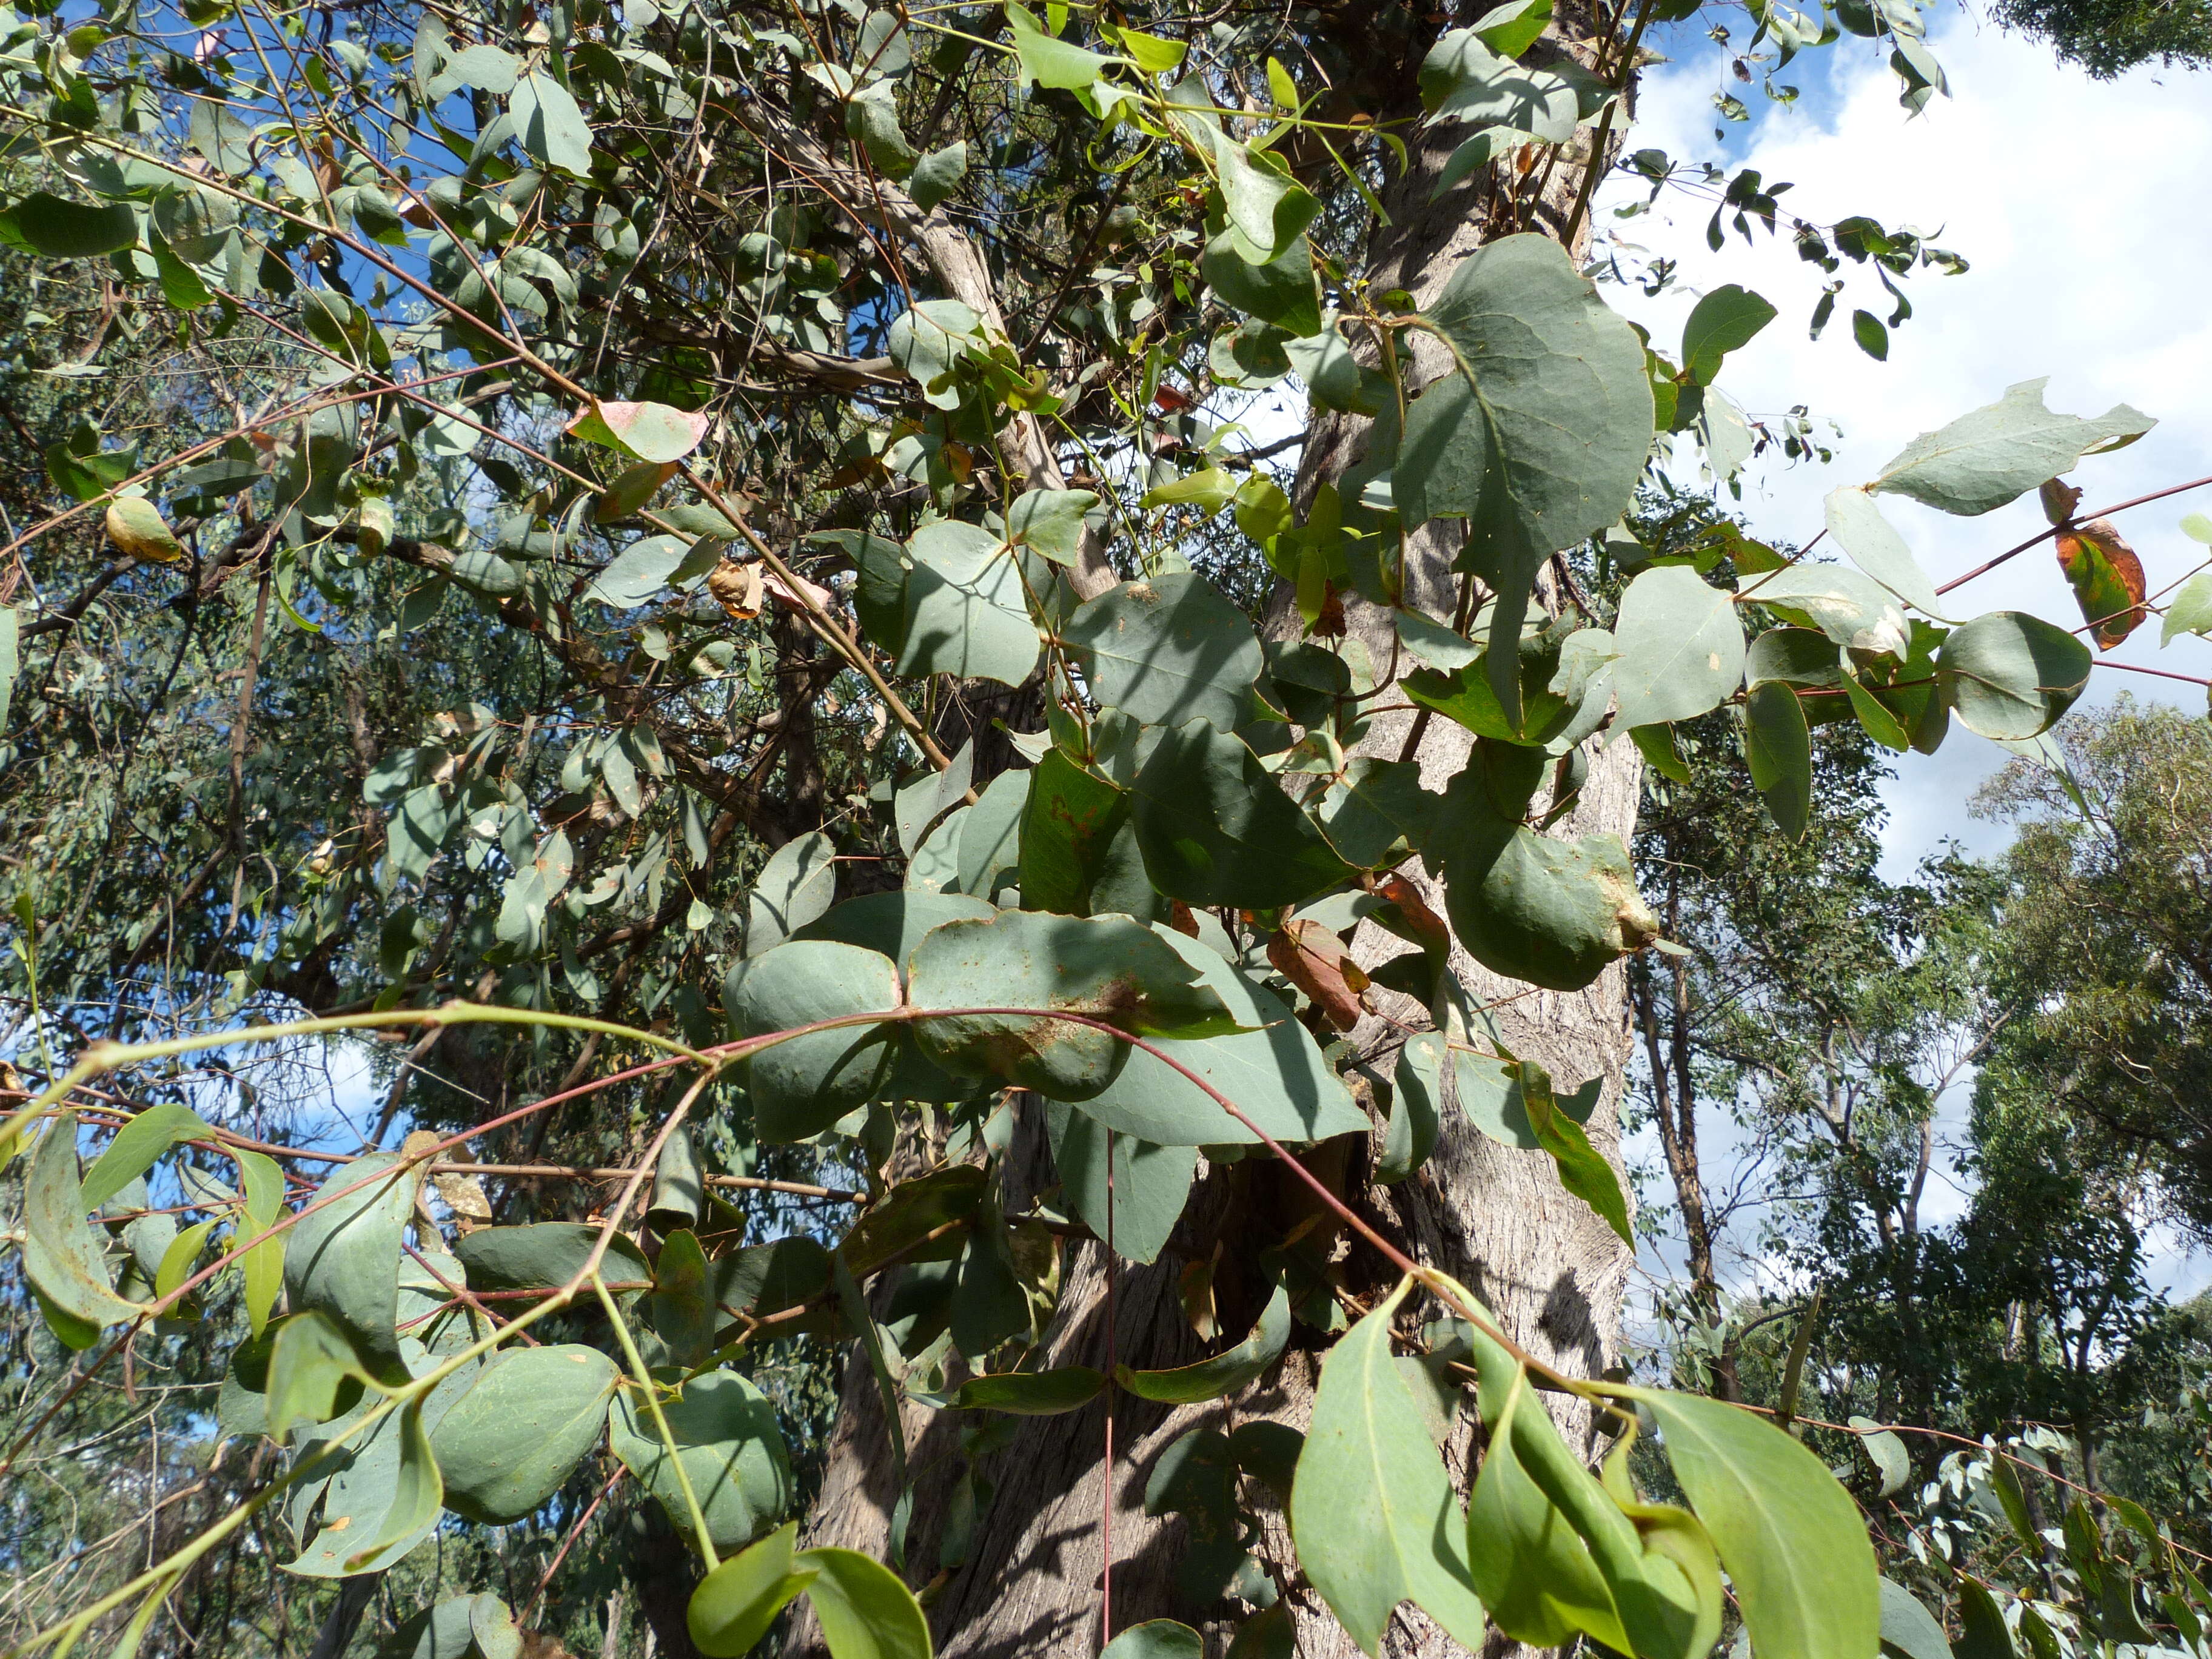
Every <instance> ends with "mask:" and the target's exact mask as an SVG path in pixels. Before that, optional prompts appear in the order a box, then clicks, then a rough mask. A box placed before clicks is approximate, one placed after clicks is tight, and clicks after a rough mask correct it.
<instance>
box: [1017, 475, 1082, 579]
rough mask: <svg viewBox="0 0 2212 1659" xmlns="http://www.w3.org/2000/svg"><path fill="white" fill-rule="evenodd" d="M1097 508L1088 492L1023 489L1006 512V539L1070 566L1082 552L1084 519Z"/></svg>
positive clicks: (1053, 560) (1055, 562)
mask: <svg viewBox="0 0 2212 1659" xmlns="http://www.w3.org/2000/svg"><path fill="white" fill-rule="evenodd" d="M1097 505H1098V493H1097V491H1096V490H1092V489H1025V490H1024V491H1023V492H1022V493H1021V494H1020V495H1017V496H1015V497H1014V502H1013V505H1012V506H1011V507H1008V508H1007V509H1006V535H1007V538H1008V539H1010V540H1012V541H1017V542H1019V543H1021V544H1023V545H1024V546H1025V547H1031V548H1035V549H1036V550H1037V551H1038V552H1039V553H1041V554H1042V555H1043V556H1045V557H1046V558H1048V559H1050V560H1051V561H1052V562H1054V564H1066V565H1072V564H1073V563H1074V562H1076V560H1077V559H1078V558H1079V556H1081V554H1082V551H1083V520H1084V517H1085V514H1086V513H1089V512H1090V511H1091V508H1092V507H1096V506H1097Z"/></svg>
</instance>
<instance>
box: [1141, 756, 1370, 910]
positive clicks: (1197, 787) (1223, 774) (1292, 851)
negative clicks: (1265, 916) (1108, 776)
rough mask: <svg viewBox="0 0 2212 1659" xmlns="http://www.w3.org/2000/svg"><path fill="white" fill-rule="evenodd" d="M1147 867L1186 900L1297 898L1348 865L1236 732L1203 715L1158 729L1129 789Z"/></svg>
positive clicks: (1347, 875) (1336, 882) (1263, 902)
mask: <svg viewBox="0 0 2212 1659" xmlns="http://www.w3.org/2000/svg"><path fill="white" fill-rule="evenodd" d="M1131 796H1132V799H1131V803H1130V807H1131V815H1132V817H1133V822H1134V823H1135V826H1136V833H1137V844H1138V846H1139V848H1142V849H1143V852H1144V858H1145V874H1146V876H1147V877H1148V878H1150V880H1151V882H1152V885H1153V886H1154V887H1155V888H1157V889H1158V890H1159V891H1161V892H1163V893H1164V894H1166V895H1167V896H1169V897H1170V898H1179V899H1181V900H1182V901H1183V902H1185V903H1187V904H1194V905H1204V906H1207V907H1212V906H1217V905H1225V906H1231V907H1234V908H1239V909H1251V910H1258V909H1266V908H1272V907H1273V906H1277V905H1284V904H1297V903H1298V902H1302V901H1304V900H1305V899H1310V898H1311V897H1313V896H1315V895H1316V894H1317V893H1323V892H1327V891H1328V890H1329V889H1331V888H1333V887H1337V886H1340V885H1342V884H1345V883H1346V882H1347V881H1349V880H1351V879H1352V875H1353V872H1352V869H1351V867H1350V866H1348V865H1346V863H1345V862H1344V860H1341V859H1340V858H1339V857H1338V856H1337V855H1336V853H1335V851H1334V849H1333V848H1331V847H1330V846H1329V844H1328V840H1327V839H1326V838H1325V837H1324V836H1322V832H1321V830H1320V829H1318V828H1316V826H1315V824H1314V823H1313V821H1312V820H1311V819H1310V818H1309V817H1307V816H1306V815H1305V814H1304V812H1303V811H1299V810H1298V806H1297V803H1296V802H1294V801H1293V800H1291V798H1290V797H1289V796H1288V795H1286V794H1285V793H1283V790H1282V787H1281V785H1280V783H1279V781H1277V780H1276V778H1275V777H1274V775H1273V774H1272V773H1270V772H1269V771H1268V770H1267V768H1266V767H1264V766H1262V765H1261V763H1260V761H1259V758H1258V757H1256V756H1255V755H1254V754H1253V752H1252V750H1250V749H1249V747H1247V746H1246V744H1244V742H1243V739H1242V738H1236V737H1232V736H1231V735H1230V734H1229V733H1228V732H1225V731H1223V730H1221V729H1220V728H1219V727H1218V726H1216V725H1214V724H1212V723H1211V722H1209V721H1208V720H1205V719H1198V720H1192V721H1190V723H1189V724H1188V725H1187V726H1181V727H1179V728H1176V729H1175V730H1171V731H1167V732H1162V733H1160V736H1159V740H1158V743H1157V744H1155V745H1154V747H1153V749H1152V755H1151V757H1150V758H1148V759H1147V760H1146V762H1145V764H1144V767H1143V769H1142V770H1141V771H1139V773H1138V775H1137V779H1136V782H1135V785H1134V787H1133V789H1132V791H1131Z"/></svg>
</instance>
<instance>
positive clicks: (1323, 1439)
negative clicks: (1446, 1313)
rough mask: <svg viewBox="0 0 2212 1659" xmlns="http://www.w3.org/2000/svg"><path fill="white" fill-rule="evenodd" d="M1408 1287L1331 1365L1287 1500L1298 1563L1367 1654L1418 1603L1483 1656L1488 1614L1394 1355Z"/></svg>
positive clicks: (1356, 1330) (1336, 1352) (1349, 1338)
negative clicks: (1408, 1605)
mask: <svg viewBox="0 0 2212 1659" xmlns="http://www.w3.org/2000/svg"><path fill="white" fill-rule="evenodd" d="M1406 1288H1407V1287H1406V1286H1405V1285H1400V1286H1399V1288H1398V1289H1397V1290H1396V1291H1393V1292H1392V1293H1391V1294H1390V1295H1389V1297H1386V1298H1384V1299H1383V1302H1382V1303H1381V1304H1378V1305H1377V1306H1376V1309H1375V1310H1374V1311H1373V1312H1372V1313H1370V1314H1369V1315H1368V1316H1366V1317H1365V1318H1364V1319H1362V1320H1361V1321H1360V1322H1358V1324H1356V1325H1354V1326H1353V1327H1352V1329H1351V1330H1350V1331H1348V1332H1346V1334H1345V1335H1344V1336H1343V1337H1342V1338H1340V1340H1338V1342H1337V1344H1336V1346H1334V1348H1332V1349H1331V1350H1330V1351H1329V1354H1328V1359H1327V1360H1326V1361H1324V1362H1323V1364H1322V1374H1321V1388H1320V1389H1319V1391H1318V1392H1317V1393H1316V1395H1315V1397H1314V1407H1313V1423H1312V1426H1311V1427H1310V1428H1309V1429H1308V1430H1307V1431H1306V1443H1305V1449H1304V1451H1303V1452H1302V1453H1301V1454H1300V1455H1299V1458H1298V1472H1297V1484H1296V1485H1295V1486H1293V1487H1292V1489H1291V1535H1292V1537H1293V1539H1294V1540H1295V1541H1296V1542H1297V1552H1298V1563H1299V1565H1301V1566H1303V1567H1304V1569H1305V1571H1306V1577H1308V1578H1309V1579H1310V1580H1311V1582H1312V1583H1313V1587H1314V1589H1316V1590H1317V1591H1319V1592H1320V1594H1321V1596H1322V1600H1323V1601H1327V1602H1328V1607H1329V1610H1330V1611H1331V1612H1332V1613H1335V1614H1336V1616H1337V1619H1338V1620H1340V1622H1341V1623H1342V1624H1343V1626H1344V1628H1345V1629H1346V1632H1349V1633H1350V1634H1351V1637H1352V1640H1353V1641H1354V1642H1356V1643H1357V1644H1358V1645H1359V1646H1360V1647H1361V1648H1362V1649H1363V1650H1365V1651H1366V1652H1368V1653H1370V1654H1379V1653H1380V1652H1381V1651H1382V1641H1383V1631H1384V1629H1385V1628H1386V1627H1387V1626H1389V1622H1390V1615H1391V1614H1392V1613H1393V1612H1394V1611H1395V1609H1396V1607H1397V1606H1398V1603H1399V1602H1401V1601H1406V1600H1407V1599H1409V1598H1410V1599H1411V1600H1413V1601H1415V1602H1418V1603H1419V1606H1420V1607H1421V1609H1422V1611H1424V1612H1425V1613H1427V1614H1428V1615H1429V1616H1430V1617H1431V1618H1432V1619H1434V1620H1436V1621H1437V1624H1439V1625H1441V1626H1443V1629H1444V1632H1445V1633H1446V1634H1447V1635H1449V1637H1451V1638H1452V1639H1453V1640H1454V1641H1455V1642H1457V1643H1459V1644H1460V1645H1461V1646H1462V1647H1465V1648H1468V1649H1470V1650H1480V1648H1481V1646H1482V1643H1483V1638H1484V1622H1485V1621H1484V1617H1483V1609H1482V1602H1481V1601H1480V1598H1479V1597H1478V1596H1477V1595H1476V1594H1475V1589H1474V1580H1473V1578H1472V1577H1470V1574H1469V1567H1468V1558H1467V1553H1466V1551H1467V1530H1466V1528H1465V1526H1464V1524H1463V1523H1462V1520H1461V1516H1460V1510H1459V1504H1458V1502H1457V1499H1456V1498H1455V1495H1454V1493H1453V1492H1452V1487H1451V1481H1450V1479H1449V1477H1448V1476H1447V1475H1446V1474H1445V1473H1444V1466H1443V1457H1442V1455H1440V1454H1439V1453H1438V1452H1437V1446H1436V1443H1435V1442H1434V1441H1432V1440H1431V1439H1430V1438H1429V1432H1428V1430H1427V1429H1426V1427H1425V1426H1424V1425H1423V1422H1422V1419H1421V1413H1420V1407H1419V1405H1418V1404H1417V1403H1416V1401H1415V1400H1414V1398H1413V1392H1412V1390H1411V1389H1408V1388H1407V1384H1406V1381H1405V1378H1404V1376H1403V1375H1402V1374H1401V1372H1400V1371H1399V1370H1398V1367H1397V1365H1396V1364H1395V1361H1394V1360H1393V1358H1392V1356H1391V1352H1390V1324H1391V1321H1392V1319H1393V1318H1394V1317H1395V1315H1396V1313H1397V1310H1398V1304H1400V1303H1401V1302H1402V1301H1403V1300H1404V1299H1405V1295H1406Z"/></svg>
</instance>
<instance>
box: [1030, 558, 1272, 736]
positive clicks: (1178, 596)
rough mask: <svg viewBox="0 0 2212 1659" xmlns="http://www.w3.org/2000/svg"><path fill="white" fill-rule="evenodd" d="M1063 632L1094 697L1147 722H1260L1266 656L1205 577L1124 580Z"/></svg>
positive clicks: (1229, 725)
mask: <svg viewBox="0 0 2212 1659" xmlns="http://www.w3.org/2000/svg"><path fill="white" fill-rule="evenodd" d="M1060 632H1061V635H1062V637H1063V638H1064V639H1065V640H1066V642H1067V644H1068V646H1069V647H1070V648H1071V649H1072V650H1073V652H1074V653H1075V658H1076V660H1077V662H1078V663H1079V665H1081V667H1082V670H1083V677H1084V678H1085V681H1086V682H1087V683H1088V684H1089V685H1090V688H1091V693H1092V695H1093V696H1096V697H1097V699H1098V701H1099V702H1101V703H1103V704H1104V705H1105V706H1106V707H1108V708H1118V709H1120V710H1121V711H1122V712H1123V713H1124V714H1128V715H1129V716H1131V717H1132V718H1133V719H1134V720H1137V721H1138V722H1139V723H1140V724H1142V725H1145V726H1182V725H1185V724H1187V723H1188V721H1190V720H1194V719H1201V720H1210V721H1211V722H1212V724H1214V725H1215V726H1218V727H1220V728H1221V729H1222V730H1223V731H1225V732H1231V731H1234V730H1236V729H1237V727H1238V726H1243V724H1244V723H1245V722H1246V721H1248V720H1250V719H1251V718H1252V714H1253V708H1252V689H1253V687H1254V686H1255V685H1256V684H1258V683H1259V679H1260V676H1261V674H1263V673H1264V672H1266V671H1267V657H1266V656H1265V654H1264V653H1262V652H1261V649H1260V641H1259V638H1258V636H1257V635H1255V634H1254V633H1253V631H1252V624H1251V623H1250V621H1249V619H1248V618H1247V617H1245V615H1244V613H1243V611H1239V610H1238V609H1237V607H1236V606H1235V605H1231V604H1230V602H1229V601H1228V600H1227V599H1225V598H1224V597H1223V596H1222V594H1221V593H1220V592H1219V591H1218V589H1216V588H1215V587H1214V586H1213V585H1212V583H1210V582H1208V581H1207V580H1206V578H1205V577H1203V576H1200V575H1198V574H1194V573H1190V572H1184V573H1181V574H1175V575H1168V576H1160V577H1157V578H1154V579H1153V580H1150V581H1136V582H1124V583H1123V584H1122V585H1121V586H1119V587H1115V588H1109V590H1108V591H1107V592H1103V593H1102V594H1100V595H1099V596H1098V597H1097V599H1092V600H1091V601H1089V602H1088V603H1087V604H1085V605H1083V607H1082V608H1081V609H1079V611H1076V613H1075V614H1074V615H1073V617H1070V618H1068V620H1067V622H1066V624H1065V625H1064V626H1063V627H1062V629H1061V630H1060Z"/></svg>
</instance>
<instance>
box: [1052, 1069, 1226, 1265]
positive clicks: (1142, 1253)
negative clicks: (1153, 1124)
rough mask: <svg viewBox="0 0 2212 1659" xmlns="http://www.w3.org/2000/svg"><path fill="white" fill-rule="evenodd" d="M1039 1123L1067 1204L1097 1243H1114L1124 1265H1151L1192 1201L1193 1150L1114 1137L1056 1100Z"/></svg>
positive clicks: (1195, 1163)
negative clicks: (1049, 1145)
mask: <svg viewBox="0 0 2212 1659" xmlns="http://www.w3.org/2000/svg"><path fill="white" fill-rule="evenodd" d="M1045 1125H1046V1129H1047V1133H1048V1137H1049V1139H1050V1140H1051V1142H1052V1162H1053V1168H1054V1170H1057V1171H1058V1173H1059V1176H1060V1191H1061V1195H1062V1197H1063V1198H1064V1199H1065V1200H1066V1203H1067V1204H1068V1206H1070V1207H1071V1208H1073V1210H1074V1212H1075V1213H1076V1214H1077V1215H1078V1216H1079V1217H1080V1218H1082V1220H1083V1222H1084V1224H1085V1225H1086V1226H1088V1227H1089V1228H1090V1229H1091V1231H1092V1232H1094V1233H1096V1234H1097V1236H1098V1237H1099V1238H1101V1239H1102V1240H1103V1239H1105V1238H1108V1237H1111V1238H1112V1240H1113V1241H1114V1251H1115V1255H1120V1256H1121V1257H1123V1258H1124V1259H1125V1260H1127V1261H1158V1259H1159V1255H1160V1252H1161V1251H1162V1250H1164V1249H1166V1248H1167V1242H1168V1237H1169V1236H1170V1234H1171V1233H1173V1232H1174V1231H1175V1225H1176V1222H1177V1221H1179V1220H1180V1219H1182V1211H1183V1205H1184V1202H1185V1201H1186V1200H1188V1197H1189V1195H1190V1183H1191V1181H1192V1179H1193V1178H1194V1176H1195V1175H1196V1174H1197V1170H1198V1152H1197V1150H1196V1148H1194V1147H1190V1146H1154V1145H1153V1144H1152V1142H1151V1141H1148V1140H1140V1139H1138V1138H1137V1137H1136V1136H1135V1135H1127V1134H1115V1133H1114V1132H1113V1131H1111V1130H1109V1128H1107V1127H1106V1126H1105V1125H1104V1124H1103V1123H1100V1122H1099V1121H1097V1119H1096V1118H1093V1117H1091V1116H1090V1115H1087V1114H1085V1113H1084V1112H1080V1111H1078V1110H1076V1109H1073V1107H1070V1106H1068V1105H1066V1103H1063V1102H1060V1101H1047V1102H1046V1103H1045ZM1109 1139H1110V1141H1111V1143H1112V1173H1113V1181H1112V1192H1111V1194H1110V1201H1109V1192H1108V1182H1107V1171H1108V1143H1109ZM1109 1218H1110V1222H1111V1225H1110V1226H1109Z"/></svg>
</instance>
